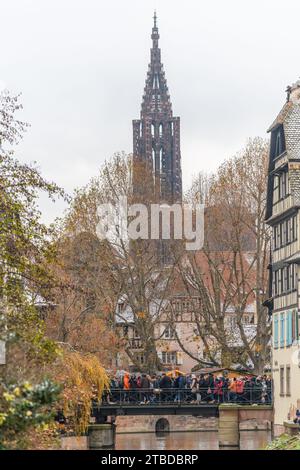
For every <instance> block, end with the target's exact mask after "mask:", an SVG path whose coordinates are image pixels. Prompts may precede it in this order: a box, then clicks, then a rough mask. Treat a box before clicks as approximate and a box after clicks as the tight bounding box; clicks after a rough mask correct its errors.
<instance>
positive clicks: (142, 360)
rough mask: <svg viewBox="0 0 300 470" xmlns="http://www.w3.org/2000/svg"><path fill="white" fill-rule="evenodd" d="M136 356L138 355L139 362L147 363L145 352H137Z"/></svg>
mask: <svg viewBox="0 0 300 470" xmlns="http://www.w3.org/2000/svg"><path fill="white" fill-rule="evenodd" d="M135 357H136V360H137V362H139V363H140V364H145V355H144V353H135Z"/></svg>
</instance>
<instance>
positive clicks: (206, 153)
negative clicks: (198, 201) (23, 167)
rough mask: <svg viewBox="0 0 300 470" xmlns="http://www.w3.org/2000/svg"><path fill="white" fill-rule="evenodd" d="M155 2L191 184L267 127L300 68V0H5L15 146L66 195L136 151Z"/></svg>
mask: <svg viewBox="0 0 300 470" xmlns="http://www.w3.org/2000/svg"><path fill="white" fill-rule="evenodd" d="M155 8H156V9H157V15H158V26H159V31H160V47H161V50H162V61H163V63H164V66H165V71H166V77H167V81H168V85H169V90H170V94H171V99H172V103H173V112H174V115H176V116H180V117H181V153H182V166H183V179H184V185H185V186H187V185H188V183H189V181H190V179H191V177H192V175H193V174H195V173H197V172H198V171H199V170H205V171H210V170H214V169H215V168H216V167H217V166H218V164H219V163H220V162H221V161H222V160H224V158H227V157H229V156H231V155H232V154H234V153H235V152H236V151H238V150H239V149H240V148H241V147H242V146H243V145H244V143H245V141H246V139H247V138H248V137H250V136H255V135H261V136H265V131H266V129H267V127H268V125H269V124H270V123H271V122H272V120H273V118H274V117H275V115H276V114H277V112H278V111H279V110H280V107H281V106H282V104H283V102H284V100H285V93H284V91H285V87H286V85H288V84H290V83H292V82H294V81H296V80H297V79H298V77H299V75H300V57H299V18H300V2H299V0H285V1H282V0H281V1H279V0H251V1H250V0H248V1H245V0H242V1H241V0H226V1H224V0H215V1H210V2H208V1H203V0H185V1H180V0H109V1H103V0H0V15H1V23H0V44H1V59H0V85H1V86H2V87H3V86H5V87H7V88H8V89H9V90H11V91H12V92H15V93H18V92H22V94H23V97H22V101H23V104H24V111H23V113H22V118H23V119H25V120H26V121H28V122H30V123H31V128H30V129H29V131H28V132H27V135H26V136H25V138H24V140H23V142H22V143H21V144H20V145H19V147H18V152H17V154H18V156H19V158H20V159H22V160H26V161H33V160H36V161H37V162H38V165H39V167H40V168H41V170H42V172H43V174H44V175H45V176H46V177H47V178H50V179H53V180H55V181H56V182H57V183H58V184H59V185H61V186H63V187H64V188H65V189H66V190H67V191H68V192H69V193H71V192H72V190H73V188H74V187H77V186H82V185H84V184H86V183H87V182H88V180H89V179H90V177H92V176H93V175H95V174H97V170H98V168H99V167H100V165H101V163H102V162H103V161H104V160H105V159H106V158H109V157H110V156H111V155H112V154H113V153H114V152H116V151H120V150H124V151H125V152H131V150H132V127H131V121H132V119H135V118H138V117H139V112H140V103H141V96H142V91H143V87H144V81H145V77H146V70H147V64H148V62H149V49H150V46H151V39H150V35H151V28H152V21H153V20H152V16H153V10H154V9H155ZM41 207H42V209H43V211H44V218H45V220H47V221H49V220H52V218H53V217H54V216H56V215H60V214H61V211H62V209H63V204H62V203H59V204H56V205H52V204H50V203H48V202H47V201H45V200H42V202H41Z"/></svg>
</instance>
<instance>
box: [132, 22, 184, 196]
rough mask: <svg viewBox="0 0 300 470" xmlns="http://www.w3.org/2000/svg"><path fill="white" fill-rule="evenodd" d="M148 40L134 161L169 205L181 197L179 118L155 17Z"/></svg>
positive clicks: (134, 122) (134, 144)
mask: <svg viewBox="0 0 300 470" xmlns="http://www.w3.org/2000/svg"><path fill="white" fill-rule="evenodd" d="M151 39H152V48H151V58H150V63H149V66H148V72H147V78H146V84H145V88H144V94H143V100H142V106H141V113H140V119H136V120H134V121H133V158H134V159H137V160H140V161H142V162H144V163H145V164H146V165H147V168H148V169H150V171H151V172H152V174H153V192H154V194H155V197H156V200H158V201H159V202H168V203H170V204H172V203H174V202H180V201H181V198H182V176H181V156H180V118H179V117H174V116H173V112H172V104H171V101H170V95H169V90H168V86H167V81H166V77H165V72H164V68H163V64H162V63H161V52H160V48H159V47H158V40H159V33H158V27H157V18H156V14H154V25H153V28H152V35H151ZM134 169H135V166H134ZM133 177H135V175H133Z"/></svg>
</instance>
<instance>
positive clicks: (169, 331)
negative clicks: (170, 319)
mask: <svg viewBox="0 0 300 470" xmlns="http://www.w3.org/2000/svg"><path fill="white" fill-rule="evenodd" d="M163 337H164V339H174V338H175V337H176V335H175V330H174V328H173V327H172V326H171V325H167V326H166V327H165V330H164V333H163Z"/></svg>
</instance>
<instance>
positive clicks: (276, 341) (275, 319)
mask: <svg viewBox="0 0 300 470" xmlns="http://www.w3.org/2000/svg"><path fill="white" fill-rule="evenodd" d="M274 348H278V315H274Z"/></svg>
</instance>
